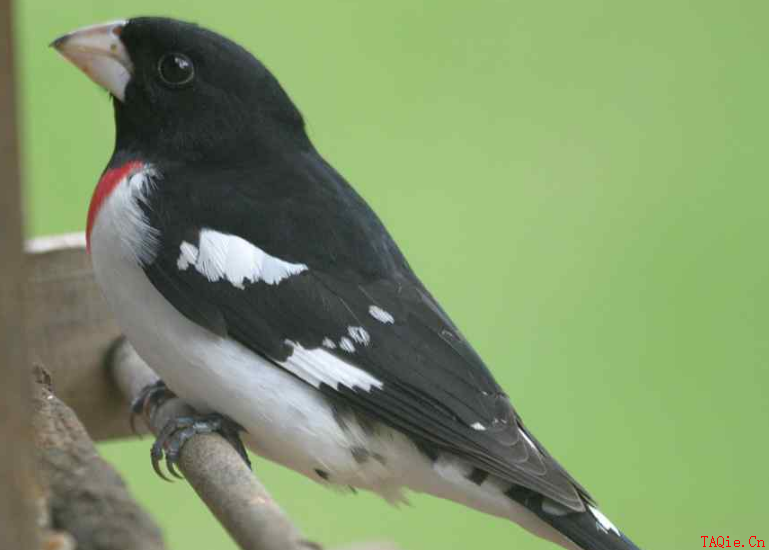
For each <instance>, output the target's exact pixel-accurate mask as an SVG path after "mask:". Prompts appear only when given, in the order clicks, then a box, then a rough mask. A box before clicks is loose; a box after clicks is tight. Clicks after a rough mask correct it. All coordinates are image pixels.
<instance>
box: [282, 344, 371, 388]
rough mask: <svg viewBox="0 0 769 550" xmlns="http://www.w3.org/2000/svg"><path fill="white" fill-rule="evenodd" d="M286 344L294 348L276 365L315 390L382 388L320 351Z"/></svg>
mask: <svg viewBox="0 0 769 550" xmlns="http://www.w3.org/2000/svg"><path fill="white" fill-rule="evenodd" d="M286 343H287V344H288V345H290V346H291V347H292V348H294V352H293V353H292V354H291V357H289V358H288V359H287V360H286V361H284V362H282V363H279V364H280V365H282V366H283V367H285V368H286V369H287V370H289V371H291V372H292V373H294V374H295V375H296V376H298V377H299V378H301V379H302V380H304V381H305V382H307V383H308V384H311V385H312V386H315V387H316V388H318V387H320V385H321V384H326V385H328V386H331V387H332V388H334V389H339V386H345V387H347V388H350V389H353V388H359V389H361V390H364V391H371V388H382V386H383V385H384V383H383V382H382V381H381V380H379V379H378V378H375V377H374V376H371V375H370V374H369V373H367V372H366V371H364V370H362V369H359V368H358V367H356V366H355V365H352V364H350V363H348V362H347V361H344V360H342V359H339V358H338V357H336V356H335V355H333V354H331V353H329V352H327V351H326V350H324V349H320V348H318V349H312V350H308V349H305V348H303V347H302V346H301V345H300V344H298V343H296V342H292V341H291V340H286Z"/></svg>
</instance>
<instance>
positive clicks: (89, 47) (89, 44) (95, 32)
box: [51, 21, 133, 101]
mask: <svg viewBox="0 0 769 550" xmlns="http://www.w3.org/2000/svg"><path fill="white" fill-rule="evenodd" d="M127 23H128V21H113V22H111V23H105V24H103V25H94V26H92V27H85V28H82V29H79V30H76V31H73V32H71V33H69V34H65V35H64V36H61V37H59V38H57V39H56V40H54V41H53V42H52V43H51V46H53V47H54V48H56V50H57V51H58V52H59V53H60V54H61V55H63V56H64V57H65V58H66V59H67V60H68V61H71V62H72V63H73V64H74V65H75V66H76V67H77V68H79V69H80V70H81V71H83V72H84V73H85V74H86V75H88V78H90V79H91V80H93V81H94V82H96V83H97V84H98V85H99V86H102V87H104V88H106V89H107V90H108V91H109V92H110V93H111V94H112V95H113V96H115V97H116V98H118V99H119V100H120V101H125V89H126V86H127V85H128V82H129V81H130V80H131V75H132V74H133V63H131V58H130V57H129V55H128V51H127V50H126V48H125V45H124V44H123V42H122V41H121V40H120V34H121V33H122V32H123V28H125V26H126V24H127Z"/></svg>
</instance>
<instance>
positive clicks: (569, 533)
mask: <svg viewBox="0 0 769 550" xmlns="http://www.w3.org/2000/svg"><path fill="white" fill-rule="evenodd" d="M505 495H507V496H508V497H510V498H511V499H512V500H514V501H515V502H517V503H518V504H521V505H523V506H525V507H526V508H527V509H528V510H530V511H531V512H533V513H534V514H536V515H537V517H539V518H540V519H541V520H543V521H545V522H546V523H548V524H549V525H551V526H552V527H553V528H555V529H556V530H557V531H559V532H560V533H562V534H563V535H564V536H566V537H567V538H568V539H569V540H571V541H572V542H573V543H574V544H576V545H577V546H578V547H579V548H582V549H583V550H641V549H640V548H639V547H638V546H636V545H635V544H634V543H633V541H631V540H630V539H629V538H627V537H626V536H625V535H624V534H623V533H622V532H621V531H618V530H616V528H614V526H613V525H610V524H609V525H606V524H605V523H604V522H602V521H601V520H599V518H598V517H597V516H596V514H595V513H594V512H593V511H592V510H591V508H590V507H588V505H587V504H586V510H585V511H583V512H574V511H572V510H568V509H567V508H565V507H562V506H560V505H559V504H557V503H555V502H552V501H550V500H549V499H547V498H546V497H543V496H542V495H540V494H539V493H536V492H534V491H532V490H530V489H526V488H525V487H520V486H513V487H511V488H510V489H509V490H508V491H507V492H506V493H505Z"/></svg>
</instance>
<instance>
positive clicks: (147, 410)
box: [130, 380, 176, 433]
mask: <svg viewBox="0 0 769 550" xmlns="http://www.w3.org/2000/svg"><path fill="white" fill-rule="evenodd" d="M174 397H176V394H175V393H174V392H172V391H171V390H169V389H168V386H166V383H165V382H163V381H162V380H158V381H157V382H155V383H154V384H149V385H147V386H145V387H144V388H142V390H141V391H140V392H139V395H137V396H136V397H135V398H134V400H133V401H132V402H131V410H130V423H131V431H133V433H136V417H137V416H139V415H141V416H142V418H143V419H144V423H145V424H146V425H147V426H148V427H149V425H150V418H151V417H152V413H153V412H154V411H155V409H156V408H157V407H158V406H160V405H162V404H163V403H165V402H166V401H168V400H169V399H172V398H174Z"/></svg>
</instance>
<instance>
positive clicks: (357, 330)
mask: <svg viewBox="0 0 769 550" xmlns="http://www.w3.org/2000/svg"><path fill="white" fill-rule="evenodd" d="M347 333H348V334H349V335H350V338H352V339H353V340H355V341H356V342H358V343H359V344H362V345H364V346H368V345H369V342H371V336H369V333H368V331H367V330H366V329H365V328H363V327H347Z"/></svg>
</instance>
